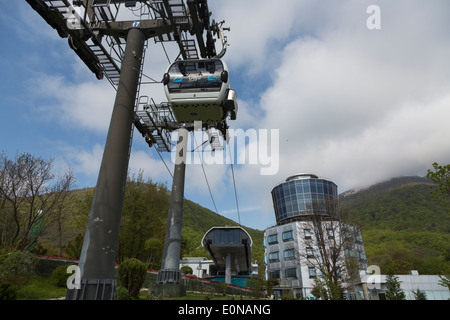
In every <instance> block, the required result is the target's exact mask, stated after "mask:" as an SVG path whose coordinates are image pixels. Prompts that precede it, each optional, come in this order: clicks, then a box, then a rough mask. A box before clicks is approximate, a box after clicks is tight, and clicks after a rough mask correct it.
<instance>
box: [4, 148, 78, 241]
mask: <svg viewBox="0 0 450 320" xmlns="http://www.w3.org/2000/svg"><path fill="white" fill-rule="evenodd" d="M68 174H69V175H70V177H68V176H66V175H68ZM54 178H55V172H54V169H53V159H49V160H45V159H43V158H41V157H37V156H34V155H31V154H29V153H23V154H16V156H15V158H14V159H10V158H9V157H8V156H7V155H6V153H5V152H2V153H1V154H0V246H1V247H5V248H7V249H19V250H23V249H29V248H31V247H32V246H33V245H34V244H35V243H36V242H37V239H38V236H39V234H40V233H41V232H43V231H44V230H45V229H46V228H47V227H48V226H50V225H51V223H52V222H53V218H54V213H55V209H56V205H57V204H58V203H61V201H62V197H63V195H64V194H67V192H69V190H70V189H68V188H70V187H71V184H69V185H67V184H64V183H62V182H61V183H55V184H53V185H52V182H54ZM63 180H65V181H67V180H70V181H73V175H72V174H71V172H70V170H69V171H68V172H66V174H65V175H63V176H62V177H61V178H60V181H63ZM37 226H39V228H37ZM32 231H33V232H32Z"/></svg>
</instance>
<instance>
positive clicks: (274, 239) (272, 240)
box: [267, 234, 278, 245]
mask: <svg viewBox="0 0 450 320" xmlns="http://www.w3.org/2000/svg"><path fill="white" fill-rule="evenodd" d="M267 243H268V244H269V245H271V244H276V243H278V237H277V234H272V235H270V236H268V237H267Z"/></svg>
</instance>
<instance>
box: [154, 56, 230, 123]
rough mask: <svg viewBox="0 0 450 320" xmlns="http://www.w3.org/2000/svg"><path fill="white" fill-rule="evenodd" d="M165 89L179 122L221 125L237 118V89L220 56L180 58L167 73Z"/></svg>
mask: <svg viewBox="0 0 450 320" xmlns="http://www.w3.org/2000/svg"><path fill="white" fill-rule="evenodd" d="M163 83H164V90H165V93H166V96H167V99H168V101H169V103H170V105H171V106H172V110H173V113H174V116H175V119H176V120H177V122H180V123H190V122H194V121H202V122H203V123H207V124H221V123H223V122H224V121H225V119H226V118H227V116H230V119H231V120H235V119H236V113H237V100H236V92H235V91H234V90H231V89H230V83H229V77H228V69H227V66H226V64H225V63H224V62H223V61H222V60H220V59H218V58H212V59H200V60H178V61H175V62H174V63H172V65H171V66H170V67H169V68H168V70H167V72H166V73H165V74H164V78H163Z"/></svg>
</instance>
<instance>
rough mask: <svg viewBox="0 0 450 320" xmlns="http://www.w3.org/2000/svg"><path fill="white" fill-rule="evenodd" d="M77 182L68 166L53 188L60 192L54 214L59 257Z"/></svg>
mask: <svg viewBox="0 0 450 320" xmlns="http://www.w3.org/2000/svg"><path fill="white" fill-rule="evenodd" d="M74 184H75V176H74V174H73V172H72V170H71V169H70V168H66V171H65V173H64V175H62V176H60V177H59V179H58V181H57V182H56V184H55V185H54V187H53V189H54V192H59V193H60V196H59V197H58V198H59V199H58V201H57V202H56V204H55V213H54V215H53V221H54V223H55V224H56V226H57V236H58V257H60V256H61V253H62V250H63V247H64V244H63V234H64V232H63V231H64V230H63V228H64V221H65V219H66V217H67V213H68V210H67V204H68V203H70V201H71V200H72V199H73V192H71V190H72V189H73V187H74Z"/></svg>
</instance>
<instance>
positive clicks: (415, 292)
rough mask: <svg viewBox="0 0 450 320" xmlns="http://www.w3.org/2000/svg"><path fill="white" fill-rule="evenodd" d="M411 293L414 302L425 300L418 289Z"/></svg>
mask: <svg viewBox="0 0 450 320" xmlns="http://www.w3.org/2000/svg"><path fill="white" fill-rule="evenodd" d="M412 293H413V295H414V300H427V296H426V294H425V293H424V292H422V291H420V290H419V289H416V291H414V290H413V291H412Z"/></svg>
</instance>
